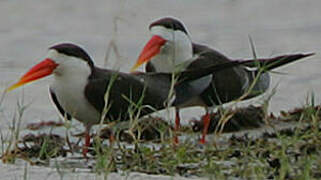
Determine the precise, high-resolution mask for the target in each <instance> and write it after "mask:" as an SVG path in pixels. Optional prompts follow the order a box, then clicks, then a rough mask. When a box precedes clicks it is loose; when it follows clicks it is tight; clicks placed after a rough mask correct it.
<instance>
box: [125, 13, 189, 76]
mask: <svg viewBox="0 0 321 180" xmlns="http://www.w3.org/2000/svg"><path fill="white" fill-rule="evenodd" d="M149 30H150V32H151V34H152V37H151V39H150V40H149V41H148V42H147V43H146V45H145V46H144V48H143V50H142V51H141V53H140V55H139V57H138V59H137V61H136V64H135V65H134V66H133V67H132V69H131V71H134V70H135V69H137V68H138V67H139V66H141V65H142V64H144V63H147V62H148V61H150V60H151V59H152V58H153V57H155V56H157V55H159V54H161V53H169V52H168V51H170V50H173V49H174V48H177V47H183V48H184V47H191V40H190V37H189V35H188V32H187V30H186V29H185V27H184V25H183V23H182V22H180V21H179V20H177V19H175V18H172V17H165V18H161V19H159V20H156V21H154V22H153V23H151V24H150V26H149ZM166 47H168V48H166ZM168 49H169V50H168ZM185 50H186V49H185ZM176 53H177V52H176ZM179 53H185V52H184V49H182V50H181V51H179ZM187 53H189V52H187ZM176 55H177V54H176Z"/></svg>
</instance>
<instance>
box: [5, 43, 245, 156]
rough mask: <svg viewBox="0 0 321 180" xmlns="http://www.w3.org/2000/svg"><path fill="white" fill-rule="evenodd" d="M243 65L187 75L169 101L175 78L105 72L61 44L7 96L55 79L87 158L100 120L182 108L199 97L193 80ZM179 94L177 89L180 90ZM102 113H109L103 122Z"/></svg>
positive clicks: (58, 98)
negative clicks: (75, 122) (80, 127)
mask: <svg viewBox="0 0 321 180" xmlns="http://www.w3.org/2000/svg"><path fill="white" fill-rule="evenodd" d="M241 63H244V62H230V63H225V64H222V65H218V66H210V67H206V68H202V70H201V71H200V70H191V71H184V72H182V73H181V75H180V78H179V79H177V81H176V83H175V86H174V89H173V94H174V96H172V97H170V99H169V94H171V93H170V92H171V91H172V90H171V89H172V74H171V73H147V74H145V73H140V74H127V73H122V72H118V71H113V70H108V69H102V68H99V67H96V66H95V65H94V62H93V61H92V60H91V58H90V56H89V55H88V54H87V53H86V52H85V51H84V50H83V49H82V48H80V47H79V46H77V45H75V44H71V43H61V44H57V45H55V46H52V47H50V48H49V51H48V54H47V57H46V58H45V59H44V60H43V61H42V62H40V63H39V64H37V65H35V66H33V67H32V68H31V69H30V70H29V71H28V72H27V73H25V74H24V75H23V76H22V77H21V78H20V80H19V81H18V82H17V83H15V84H14V85H12V86H11V87H9V88H8V89H7V90H6V91H11V90H13V89H15V88H17V87H19V86H22V85H24V84H26V83H29V82H32V81H36V80H38V79H40V78H43V77H46V76H49V75H53V79H52V82H51V83H50V88H49V90H50V96H51V99H52V101H53V103H54V104H55V106H56V107H57V109H58V111H59V112H60V113H61V115H62V116H64V117H66V118H67V119H71V118H72V117H73V118H75V119H77V120H78V121H80V122H82V123H83V124H84V126H85V145H84V148H83V155H84V156H85V157H86V154H87V151H88V146H89V144H90V136H89V133H90V129H91V127H92V126H93V125H95V124H98V123H99V122H100V121H101V120H103V121H107V122H108V121H116V120H119V121H126V120H129V118H130V115H132V114H130V112H131V113H134V114H135V113H138V115H137V116H139V117H140V116H143V115H146V114H149V113H152V112H155V110H160V109H164V108H166V107H167V106H168V103H170V104H169V105H171V106H184V101H186V100H188V99H189V97H194V96H198V95H199V93H200V92H201V91H191V90H190V89H191V87H190V86H189V83H188V82H189V81H193V80H195V79H199V78H201V77H202V76H207V75H208V74H211V73H213V72H218V71H220V70H223V69H226V68H229V67H232V66H236V65H239V64H241ZM204 88H206V86H205V87H204ZM177 89H179V90H178V91H176V90H177ZM184 89H185V90H184ZM182 90H184V91H182ZM106 93H107V94H108V95H107V96H105V95H106ZM106 97H108V98H106ZM104 109H105V110H106V109H107V111H105V113H106V114H105V116H104V117H102V116H103V115H102V113H103V112H104ZM129 110H130V112H129Z"/></svg>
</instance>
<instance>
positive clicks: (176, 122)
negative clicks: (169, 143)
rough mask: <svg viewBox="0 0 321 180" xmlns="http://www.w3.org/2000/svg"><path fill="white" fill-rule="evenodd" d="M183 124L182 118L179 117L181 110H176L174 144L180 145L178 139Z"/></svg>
mask: <svg viewBox="0 0 321 180" xmlns="http://www.w3.org/2000/svg"><path fill="white" fill-rule="evenodd" d="M180 124H181V118H180V116H179V109H175V129H174V130H175V136H174V143H175V144H178V143H179V142H178V137H177V132H178V131H179V128H180Z"/></svg>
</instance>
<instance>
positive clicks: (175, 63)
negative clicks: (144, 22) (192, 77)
mask: <svg viewBox="0 0 321 180" xmlns="http://www.w3.org/2000/svg"><path fill="white" fill-rule="evenodd" d="M167 36H169V35H167ZM192 59H193V47H192V41H191V39H190V37H189V36H188V35H186V34H185V33H184V32H182V31H174V32H173V33H172V36H171V38H169V40H168V41H167V42H166V43H165V45H164V46H163V47H162V48H161V51H160V52H159V54H157V55H156V56H155V57H153V58H152V60H151V63H152V65H153V66H154V67H155V69H156V71H157V72H174V71H182V70H184V69H185V68H186V67H187V66H188V65H189V64H190V62H191V61H192Z"/></svg>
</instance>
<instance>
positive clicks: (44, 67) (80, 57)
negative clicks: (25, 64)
mask: <svg viewBox="0 0 321 180" xmlns="http://www.w3.org/2000/svg"><path fill="white" fill-rule="evenodd" d="M72 65H73V66H74V67H71V66H72ZM77 65H80V66H81V67H85V68H86V69H88V70H90V67H93V66H94V64H93V61H92V60H91V58H90V57H89V55H88V54H87V53H86V52H85V51H84V50H83V49H82V48H81V47H79V46H77V45H74V44H71V43H61V44H57V45H54V46H52V47H50V48H49V50H48V54H47V56H46V58H45V59H44V60H43V61H41V62H40V63H38V64H36V65H34V66H33V67H32V68H31V69H30V70H29V71H28V72H27V73H25V74H24V75H23V76H22V77H21V78H20V79H19V81H18V82H17V83H15V84H13V85H12V86H10V87H9V88H7V89H6V91H7V92H8V91H11V90H13V89H16V88H18V87H20V86H22V85H24V84H27V83H30V82H33V81H36V80H39V79H41V78H44V77H46V76H49V75H51V74H57V75H62V74H63V73H64V71H66V69H70V68H77V67H76V66H77Z"/></svg>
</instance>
